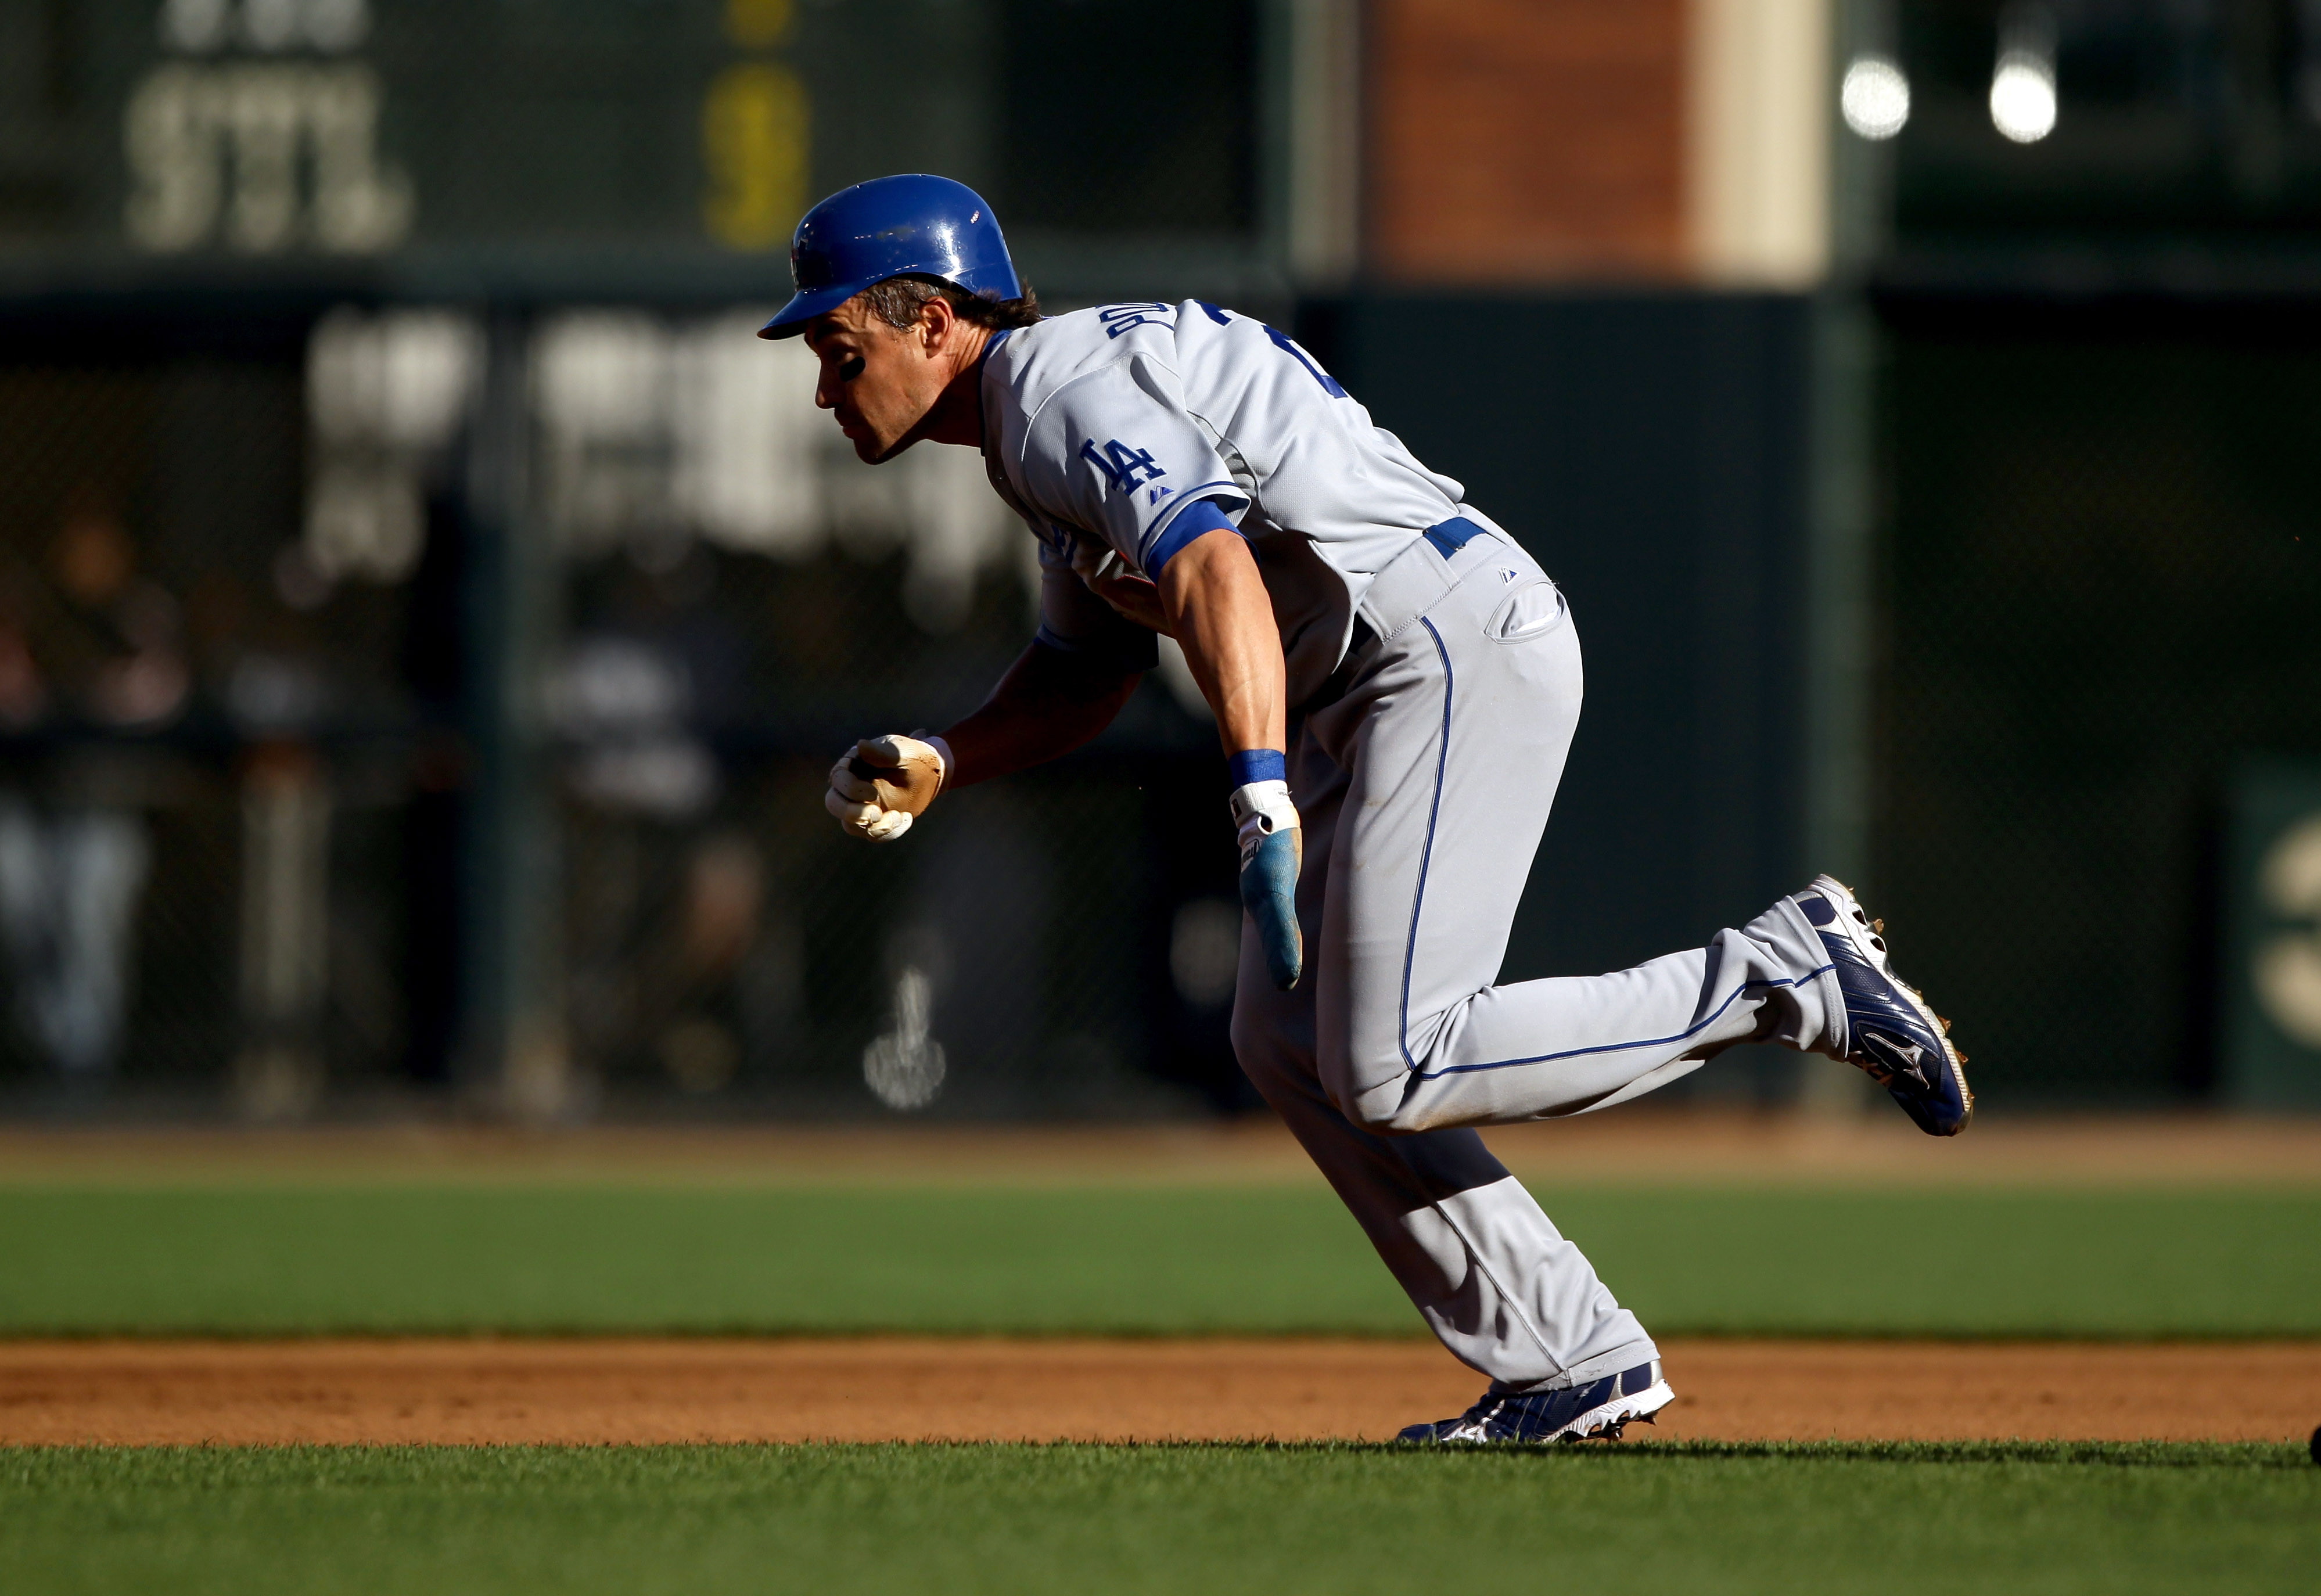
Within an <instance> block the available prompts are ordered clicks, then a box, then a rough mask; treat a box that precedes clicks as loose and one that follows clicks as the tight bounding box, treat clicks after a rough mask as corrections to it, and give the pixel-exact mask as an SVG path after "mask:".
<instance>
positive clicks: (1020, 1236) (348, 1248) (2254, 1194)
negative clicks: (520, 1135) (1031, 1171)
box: [0, 1182, 2321, 1337]
mask: <svg viewBox="0 0 2321 1596" xmlns="http://www.w3.org/2000/svg"><path fill="white" fill-rule="evenodd" d="M1543 1199H1544V1201H1545V1202H1546V1205H1547V1208H1548V1212H1549V1213H1550V1214H1551V1215H1552V1216H1553V1217H1554V1218H1555V1219H1556V1220H1557V1221H1558V1223H1559V1224H1560V1225H1561V1227H1562V1228H1563V1230H1564V1231H1565V1233H1566V1234H1568V1235H1570V1236H1573V1237H1574V1238H1575V1239H1577V1240H1579V1242H1580V1243H1581V1244H1582V1245H1584V1246H1586V1248H1587V1249H1588V1253H1589V1254H1590V1255H1591V1256H1592V1257H1594V1258H1595V1260H1596V1262H1597V1266H1598V1268H1599V1269H1600V1270H1601V1272H1602V1273H1603V1275H1604V1277H1605V1279H1606V1281H1609V1282H1610V1283H1611V1285H1612V1286H1613V1288H1614V1289H1615V1290H1617V1291H1618V1292H1619V1293H1620V1296H1621V1298H1622V1300H1624V1301H1626V1302H1627V1303H1629V1304H1630V1305H1632V1306H1634V1308H1635V1309H1637V1310H1638V1311H1639V1312H1640V1313H1641V1314H1642V1315H1643V1318H1644V1319H1645V1321H1646V1323H1647V1324H1649V1325H1650V1326H1651V1327H1652V1328H1653V1329H1654V1330H1656V1331H1659V1332H1662V1333H1665V1334H1670V1335H1675V1334H1699V1333H1711V1334H1714V1333H1734V1334H1772V1335H1785V1334H1796V1335H1897V1334H1927V1335H1942V1336H2136V1337H2160V1336H2259V1335H2263V1336H2314V1335H2321V1191H2316V1190H2293V1191H2291V1190H2284V1191H2272V1192H2268V1191H2262V1190H2216V1191H2208V1192H2198V1191H2181V1190H2169V1191H2135V1190H2052V1189H2049V1190H2013V1191H1991V1190H1971V1191H1961V1190H1907V1189H1906V1190H1884V1191H1870V1190H1795V1189H1789V1190H1783V1189H1732V1190H1714V1189H1703V1190H1658V1191H1654V1190H1614V1189H1607V1188H1602V1187H1595V1188H1584V1189H1579V1190H1570V1191H1547V1192H1543ZM856 1330H902V1331H928V1332H945V1331H958V1332H998V1331H1005V1332H1015V1333H1024V1334H1035V1335H1036V1334H1046V1333H1064V1332H1072V1333H1092V1334H1125V1335H1157V1334H1201V1333H1225V1332H1243V1333H1257V1334H1266V1333H1275V1332H1292V1331H1305V1332H1319V1333H1331V1334H1353V1335H1415V1334H1417V1333H1419V1327H1418V1324H1417V1321H1416V1318H1415V1316H1414V1315H1413V1314H1412V1312H1411V1311H1410V1309H1409V1307H1408V1306H1407V1305H1406V1303H1405V1302H1404V1301H1403V1300H1402V1298H1401V1297H1400V1295H1399V1293H1398V1292H1397V1290H1395V1288H1394V1286H1393V1283H1392V1282H1391V1281H1389V1280H1388V1277H1387V1275H1386V1272H1385V1271H1384V1270H1383V1269H1381V1268H1380V1267H1379V1264H1378V1263H1377V1261H1376V1259H1375V1258H1374V1257H1373V1256H1372V1255H1371V1254H1370V1250H1369V1247H1368V1245H1367V1244H1366V1243H1365V1242H1364V1241H1363V1239H1362V1237H1361V1234H1360V1233H1359V1232H1358V1231H1357V1230H1356V1229H1355V1228H1354V1227H1353V1224H1352V1221H1351V1220H1350V1219H1349V1218H1347V1217H1346V1216H1345V1214H1344V1212H1343V1210H1342V1209H1341V1208H1339V1207H1338V1205H1337V1203H1336V1201H1335V1200H1334V1199H1333V1198H1332V1197H1331V1196H1330V1195H1329V1194H1328V1193H1327V1192H1325V1191H1320V1190H1305V1189H1298V1188H1279V1187H1246V1188H1207V1189H1199V1188H1181V1187H1156V1188H1102V1189H1081V1190H991V1189H986V1188H955V1187H954V1188H944V1189H927V1190H868V1189H865V1190H828V1189H805V1188H799V1189H786V1188H781V1187H746V1188H733V1187H702V1188H687V1187H677V1186H650V1185H643V1186H639V1185H632V1186H588V1185H513V1186H512V1185H505V1184H500V1185H486V1184H475V1185H469V1186H457V1185H445V1186H435V1187H429V1186H412V1185H385V1184H380V1185H371V1186H333V1185H328V1184H310V1185H299V1184H282V1183H278V1182H277V1183H268V1184H261V1185H251V1186H246V1187H235V1186H231V1185H227V1186H220V1185H216V1184H214V1183H213V1184H205V1185H200V1186H188V1187H186V1188H183V1189H168V1188H154V1189H144V1188H136V1187H123V1186H119V1185H106V1186H88V1187H84V1188H78V1189H74V1188H65V1187H19V1188H5V1189H0V1335H13V1336H26V1335H97V1334H104V1335H188V1334H204V1335H228V1336H234V1335H275V1334H325V1333H360V1332H382V1333H397V1332H448V1333H458V1332H463V1331H501V1332H508V1333H518V1334H523V1333H533V1334H560V1333H580V1332H587V1333H623V1332H640V1333H642V1332H677V1333H709V1332H740V1333H751V1332H765V1333H785V1332H808V1331H812V1332H845V1331H856Z"/></svg>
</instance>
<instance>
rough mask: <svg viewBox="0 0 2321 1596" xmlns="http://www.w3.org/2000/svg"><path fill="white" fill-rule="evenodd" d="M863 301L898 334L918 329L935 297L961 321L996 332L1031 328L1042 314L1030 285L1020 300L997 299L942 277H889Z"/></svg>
mask: <svg viewBox="0 0 2321 1596" xmlns="http://www.w3.org/2000/svg"><path fill="white" fill-rule="evenodd" d="M862 298H863V302H864V303H865V304H867V305H869V307H870V314H871V315H875V316H877V317H878V319H879V320H880V321H882V322H884V323H886V324H887V325H888V326H890V327H892V328H894V329H895V330H896V331H897V332H898V333H905V332H908V331H909V330H910V329H911V328H913V327H915V326H917V325H918V323H919V311H920V309H921V308H922V307H923V306H925V304H926V303H927V302H928V301H929V300H931V299H935V298H941V299H942V300H943V301H945V302H946V303H947V304H949V305H950V306H951V309H952V310H954V311H956V312H957V313H958V314H959V319H960V321H962V322H968V323H971V324H974V325H975V326H978V327H989V328H991V329H992V330H993V331H994V332H997V331H998V330H999V329H1001V328H1003V327H1028V326H1030V325H1031V324H1033V322H1036V321H1038V320H1039V319H1040V317H1041V314H1042V313H1041V310H1040V296H1039V295H1038V294H1036V293H1034V292H1033V288H1032V285H1031V284H1029V283H1025V284H1024V296H1023V297H1022V298H1020V299H995V298H993V297H991V296H989V295H988V294H970V293H969V292H968V291H967V290H966V289H965V288H962V287H958V286H956V285H955V284H951V283H947V282H944V281H943V280H942V278H932V277H890V278H887V279H886V280H885V281H883V282H876V283H872V284H871V285H870V286H869V287H867V288H865V289H863V290H862Z"/></svg>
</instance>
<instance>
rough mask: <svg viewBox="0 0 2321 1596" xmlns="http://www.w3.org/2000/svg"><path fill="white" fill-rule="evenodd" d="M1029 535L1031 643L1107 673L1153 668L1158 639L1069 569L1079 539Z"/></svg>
mask: <svg viewBox="0 0 2321 1596" xmlns="http://www.w3.org/2000/svg"><path fill="white" fill-rule="evenodd" d="M1034 535H1036V536H1037V537H1038V538H1039V540H1040V630H1039V632H1038V634H1036V635H1035V636H1034V637H1033V642H1035V643H1040V644H1042V646H1044V647H1047V648H1052V649H1060V650H1061V651H1063V652H1065V653H1068V654H1078V655H1079V656H1080V657H1081V658H1083V659H1085V660H1087V661H1088V662H1089V663H1090V664H1092V665H1097V666H1103V667H1106V668H1109V669H1112V670H1123V671H1128V672H1132V673H1133V672H1138V671H1144V670H1151V669H1152V668H1153V667H1154V666H1156V665H1158V664H1159V663H1160V662H1161V641H1160V639H1159V637H1158V636H1156V635H1155V634H1152V633H1151V632H1148V631H1146V630H1145V629H1144V628H1143V627H1142V626H1140V625H1137V624H1136V623H1135V622H1133V621H1131V620H1129V619H1128V618H1127V617H1125V616H1123V615H1122V614H1121V613H1120V612H1119V611H1118V610H1116V609H1115V608H1113V607H1112V606H1110V605H1108V604H1106V602H1105V601H1104V600H1103V599H1102V598H1099V597H1097V595H1096V594H1095V593H1094V592H1093V591H1092V590H1090V588H1089V587H1088V582H1087V581H1086V580H1085V579H1083V577H1082V574H1081V572H1080V570H1079V568H1078V567H1076V566H1075V565H1074V564H1073V555H1074V554H1075V552H1078V551H1077V550H1076V547H1075V545H1076V543H1077V542H1078V540H1076V539H1075V538H1073V536H1072V534H1070V533H1069V532H1067V531H1064V530H1062V529H1060V528H1051V529H1049V530H1047V531H1044V532H1039V531H1035V534H1034ZM1082 562H1083V563H1085V562H1086V558H1085V555H1084V554H1083V556H1082Z"/></svg>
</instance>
